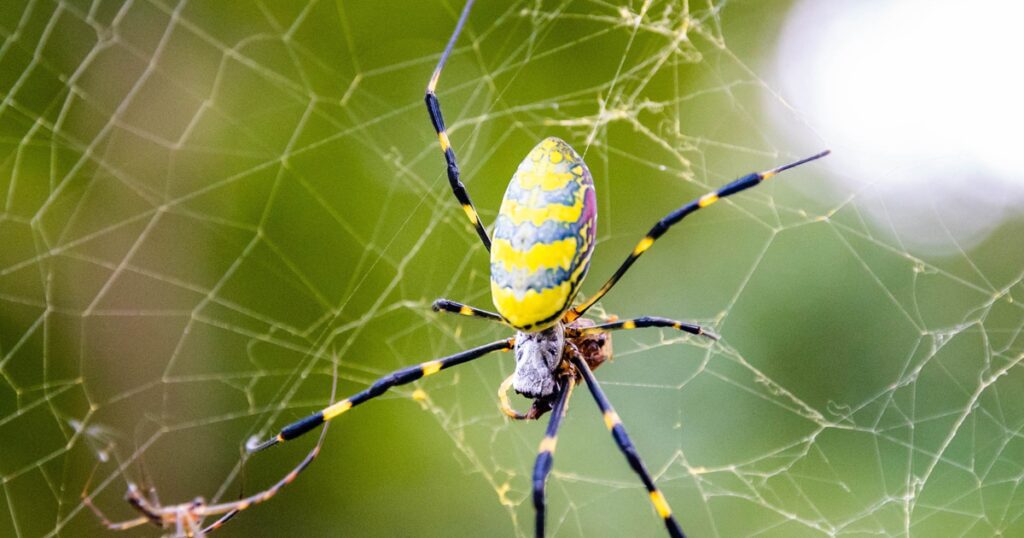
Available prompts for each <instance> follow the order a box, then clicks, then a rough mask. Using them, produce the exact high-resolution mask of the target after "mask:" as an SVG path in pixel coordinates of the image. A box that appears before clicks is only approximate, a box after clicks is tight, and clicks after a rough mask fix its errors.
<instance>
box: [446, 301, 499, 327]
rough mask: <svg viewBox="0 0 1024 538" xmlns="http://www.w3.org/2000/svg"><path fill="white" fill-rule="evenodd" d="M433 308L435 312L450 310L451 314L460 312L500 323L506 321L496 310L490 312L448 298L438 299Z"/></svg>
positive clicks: (467, 315) (459, 313)
mask: <svg viewBox="0 0 1024 538" xmlns="http://www.w3.org/2000/svg"><path fill="white" fill-rule="evenodd" d="M431 308H433V309H434V312H448V313H451V314H458V315H460V316H466V317H470V318H482V319H488V320H491V321H497V322H498V323H504V322H505V321H504V320H503V319H501V316H499V315H497V314H495V313H494V312H488V311H487V310H481V309H479V308H474V307H472V306H469V305H464V304H462V303H457V302H455V301H449V300H448V299H438V300H436V301H434V304H433V306H431Z"/></svg>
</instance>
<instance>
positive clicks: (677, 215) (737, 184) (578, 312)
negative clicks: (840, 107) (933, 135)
mask: <svg viewBox="0 0 1024 538" xmlns="http://www.w3.org/2000/svg"><path fill="white" fill-rule="evenodd" d="M829 153H830V152H829V151H827V150H826V151H823V152H821V153H818V154H817V155H812V156H810V157H807V158H804V159H800V160H799V161H795V162H792V163H789V164H785V165H782V166H780V167H778V168H773V169H771V170H767V171H765V172H754V173H752V174H747V175H745V176H743V177H741V178H739V179H736V180H734V181H732V182H731V183H729V184H728V185H726V186H724V187H722V188H720V189H718V190H717V191H712V192H709V193H707V194H705V195H704V196H701V197H700V198H697V199H696V200H693V201H691V202H690V203H688V204H686V205H684V206H682V207H680V208H679V209H677V210H675V211H673V212H671V213H669V214H668V215H667V216H665V218H663V219H661V220H659V221H658V223H657V224H655V225H654V226H653V227H652V228H651V229H650V231H648V232H647V235H645V236H644V237H643V239H641V240H640V242H639V243H637V244H636V246H635V247H633V252H630V253H629V256H627V257H626V260H625V261H624V262H622V265H620V266H619V268H618V269H617V270H616V271H615V273H614V274H613V275H612V277H611V278H609V279H608V281H607V282H605V283H604V285H603V286H601V289H599V290H598V291H597V293H595V294H594V295H592V296H590V297H589V298H588V299H587V300H586V301H584V302H583V304H581V305H579V306H577V307H576V308H573V309H572V310H570V311H569V312H568V313H566V315H565V321H566V322H570V321H574V320H576V319H577V318H579V317H580V316H582V315H583V313H584V312H586V311H587V310H588V309H589V308H590V307H591V306H594V303H596V302H597V301H599V300H601V297H604V295H605V294H606V293H608V291H610V290H611V289H612V288H613V287H614V286H615V283H616V282H618V281H619V279H620V278H622V275H624V274H626V271H628V270H629V267H630V266H631V265H633V262H635V261H636V260H637V258H639V257H640V255H642V254H643V253H644V252H647V250H648V249H650V248H651V245H653V244H654V242H655V241H657V240H658V238H659V237H661V236H662V235H664V233H665V232H667V231H668V230H669V228H671V227H672V226H674V225H675V224H676V223H678V222H679V221H681V220H683V218H684V217H686V216H687V215H689V214H690V213H693V212H695V211H697V210H698V209H703V208H705V207H707V206H709V205H711V204H713V203H715V202H717V201H718V200H720V199H722V198H725V197H726V196H731V195H733V194H736V193H738V192H741V191H745V190H747V189H749V188H750V187H753V186H755V185H758V184H759V183H761V182H762V181H764V180H766V179H768V178H770V177H772V176H774V175H776V174H778V173H780V172H784V171H786V170H789V169H790V168H794V167H797V166H800V165H801V164H804V163H808V162H811V161H813V160H816V159H820V158H822V157H824V156H826V155H828V154H829Z"/></svg>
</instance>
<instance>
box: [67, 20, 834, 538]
mask: <svg viewBox="0 0 1024 538" xmlns="http://www.w3.org/2000/svg"><path fill="white" fill-rule="evenodd" d="M472 3H473V2H472V0H469V1H468V2H467V3H466V6H465V8H463V10H462V15H461V16H460V17H459V21H458V23H457V24H456V27H455V31H454V32H453V33H452V36H451V38H450V39H449V41H448V45H447V46H446V47H445V50H444V52H443V53H442V54H441V57H440V60H439V61H438V64H437V67H436V68H435V69H434V74H433V76H431V78H430V81H429V83H428V84H427V91H426V96H425V101H426V105H427V111H428V113H429V115H430V120H431V123H432V124H433V126H434V129H435V131H436V133H437V138H438V142H439V144H440V148H441V152H442V154H443V155H444V160H445V163H446V164H447V175H448V182H449V185H450V187H451V190H452V193H453V194H454V196H455V199H456V200H457V201H458V202H459V204H460V205H461V207H462V211H463V212H465V214H466V216H467V217H468V218H469V222H470V224H471V225H472V226H473V227H474V229H475V231H476V234H477V235H478V236H479V238H480V241H481V243H482V244H483V246H484V248H486V249H487V250H488V251H490V264H491V265H490V268H491V295H492V300H493V302H494V306H495V307H496V308H497V312H489V311H486V310H481V309H478V308H474V307H472V306H469V305H465V304H461V303H457V302H455V301H450V300H447V299H438V300H437V301H435V302H434V310H435V311H444V312H449V313H453V314H458V315H461V316H467V317H472V318H480V319H486V320H490V321H494V322H499V323H502V324H504V325H506V326H508V327H510V328H512V329H514V330H515V331H516V333H515V336H514V337H512V338H503V339H501V340H497V341H494V342H490V343H488V344H483V345H480V346H477V347H474V348H471V349H467V350H465V351H460V352H458V353H455V354H452V355H448V356H446V357H441V358H438V359H433V360H428V361H426V362H421V363H419V364H414V365H412V366H409V367H406V368H402V369H399V370H396V371H394V372H391V373H389V374H387V375H385V376H383V377H381V378H380V379H378V380H377V381H375V382H374V383H372V384H371V385H370V386H369V387H367V388H366V389H364V390H362V391H359V392H357V393H355V394H352V395H351V396H348V397H347V398H344V399H341V400H338V401H336V402H334V403H332V404H331V405H329V406H327V407H324V408H323V409H321V410H319V411H317V412H315V413H313V414H311V415H309V416H307V417H305V418H302V419H300V420H297V421H295V422H292V423H291V424H288V425H286V426H285V427H284V428H282V429H281V430H280V431H279V433H278V434H277V435H275V436H273V437H271V438H269V439H267V440H265V441H264V442H262V443H252V444H250V443H247V448H248V450H249V451H250V452H257V451H260V450H264V449H267V448H269V447H272V446H275V445H278V444H280V443H284V442H286V441H290V440H292V439H295V438H297V437H300V436H302V435H303V434H305V433H307V432H309V431H311V430H313V429H315V428H317V427H319V426H321V425H325V424H326V423H328V422H329V421H331V420H334V419H336V418H338V417H340V416H341V415H343V414H345V413H347V412H349V411H350V410H352V409H353V408H355V407H357V406H360V405H362V404H364V403H366V402H368V401H370V400H372V399H374V398H376V397H378V396H381V395H382V394H384V393H386V392H387V391H388V390H390V389H391V388H392V387H396V386H400V385H405V384H408V383H412V382H415V381H417V380H419V379H422V378H424V377H426V376H430V375H433V374H436V373H438V372H440V371H442V370H445V369H447V368H452V367H455V366H459V365H461V364H464V363H467V362H469V361H473V360H476V359H479V358H480V357H483V356H486V355H488V354H490V353H492V352H495V351H509V350H514V355H515V360H516V364H515V369H514V371H513V373H512V375H510V376H508V378H506V379H505V381H504V382H503V383H502V384H501V387H500V388H499V390H498V397H499V400H500V407H501V410H502V411H503V412H504V413H505V414H506V415H508V416H509V417H511V418H514V419H537V418H539V417H540V416H541V415H543V414H545V413H546V412H548V411H551V417H550V419H549V422H548V427H547V430H546V433H545V436H544V438H543V439H542V440H541V442H540V447H539V449H538V454H537V459H536V460H535V462H534V472H533V480H532V486H533V490H532V491H533V504H534V507H535V509H536V514H537V517H536V525H535V531H536V535H537V536H538V537H541V536H543V535H544V522H545V515H546V500H545V483H546V480H547V476H548V474H549V472H550V471H551V468H552V464H553V461H554V452H555V445H556V441H557V435H558V429H559V426H560V424H561V421H562V418H563V416H564V415H565V413H566V410H567V406H568V402H569V397H570V396H571V394H572V390H573V387H574V386H575V384H576V383H577V382H579V383H583V384H585V385H586V386H587V388H588V390H589V391H590V393H591V395H592V396H593V399H594V402H595V403H596V404H597V407H598V409H599V410H600V412H601V415H602V418H603V420H604V424H605V426H606V427H607V428H608V431H609V432H610V433H611V436H612V439H613V441H614V442H615V444H616V445H617V446H618V448H619V450H620V451H621V452H622V454H623V456H624V457H625V458H626V460H627V462H628V464H629V466H630V468H631V469H632V470H633V472H635V473H636V474H637V476H638V477H639V478H640V481H641V482H642V484H643V486H644V488H645V490H646V492H647V496H648V497H649V499H650V502H651V505H652V506H653V507H654V510H655V512H656V513H657V515H658V517H659V518H661V520H662V522H663V524H664V525H665V528H666V530H667V531H668V534H669V535H670V536H672V537H682V536H683V531H682V530H681V528H680V527H679V524H678V523H677V522H676V519H675V516H674V515H673V512H672V510H671V508H670V507H669V504H668V501H667V500H666V497H665V495H664V494H662V492H661V491H660V490H659V489H658V488H657V487H656V485H655V483H654V479H653V478H652V476H651V474H650V473H649V472H648V471H647V468H646V466H645V465H644V463H643V461H642V460H641V459H640V456H639V453H638V451H637V449H636V447H635V446H634V445H633V442H632V441H631V440H630V438H629V435H628V434H627V433H626V429H625V426H624V425H623V424H622V421H621V420H620V419H619V416H618V414H616V412H615V410H614V408H613V407H612V405H611V402H610V401H609V400H608V397H607V396H606V395H605V394H604V391H603V389H601V386H600V383H599V382H598V381H597V379H596V378H595V377H594V374H593V370H594V369H595V368H597V367H598V366H600V365H601V364H602V363H604V362H605V361H607V360H608V359H609V358H611V354H612V349H611V335H610V334H609V333H610V332H612V331H618V330H632V329H641V328H645V327H661V328H666V329H674V330H678V331H683V332H687V333H690V334H693V335H700V336H705V337H708V338H711V339H717V338H718V336H717V335H716V334H714V333H713V332H711V331H709V330H707V329H705V328H703V327H701V326H700V325H696V324H693V323H686V322H682V321H676V320H672V319H666V318H660V317H652V316H641V317H637V318H632V319H625V320H618V319H612V320H608V321H606V322H602V323H596V322H594V321H592V320H589V319H586V318H583V317H582V316H583V315H584V314H585V313H586V312H587V310H588V309H589V308H590V307H592V306H593V305H594V304H595V303H596V302H597V301H598V300H600V299H601V298H602V297H604V296H605V294H607V293H608V292H609V291H610V290H611V289H612V288H613V287H614V286H615V284H616V283H617V282H619V280H620V279H621V278H622V276H623V275H624V274H626V272H627V271H628V270H629V268H630V267H631V266H632V265H633V263H635V262H636V260H637V259H639V258H640V256H641V255H643V254H644V253H645V252H647V250H649V249H650V248H651V246H652V245H653V244H654V243H655V241H657V240H658V239H659V238H660V237H661V236H662V235H664V234H665V233H666V232H667V231H668V230H669V229H670V228H672V227H673V226H675V225H676V224H677V223H679V222H680V221H681V220H683V218H685V217H686V216H688V215H690V214H692V213H694V212H696V211H699V210H701V209H703V208H706V207H708V206H710V205H712V204H714V203H716V202H718V201H719V200H720V199H722V198H725V197H727V196H731V195H733V194H736V193H739V192H742V191H744V190H746V189H749V188H751V187H754V186H756V185H758V184H760V183H761V182H762V181H764V180H766V179H768V178H770V177H773V176H775V175H776V174H778V173H780V172H782V171H785V170H788V169H790V168H793V167H796V166H799V165H801V164H804V163H806V162H809V161H813V160H815V159H819V158H821V157H824V156H825V155H828V153H829V152H828V151H824V152H821V153H818V154H816V155H812V156H810V157H807V158H804V159H800V160H797V161H794V162H791V163H789V164H785V165H783V166H779V167H777V168H773V169H771V170H766V171H764V172H754V173H750V174H747V175H745V176H742V177H739V178H737V179H735V180H733V181H732V182H730V183H728V184H726V185H724V186H722V187H720V188H719V189H717V190H712V191H709V192H706V193H705V194H703V195H702V196H700V197H698V198H695V199H693V200H691V201H690V202H688V203H686V204H684V205H682V206H680V207H678V208H677V209H676V210H674V211H672V212H671V213H669V214H668V215H666V216H664V217H663V218H662V219H661V220H659V221H658V222H656V223H655V224H654V225H653V226H652V227H651V228H650V229H649V230H648V232H647V233H646V234H645V235H644V236H643V238H641V239H640V240H639V242H637V244H636V246H635V247H633V250H632V251H631V252H630V253H629V254H628V255H627V256H626V259H625V260H624V261H623V262H622V263H621V265H620V266H619V268H618V269H617V270H616V271H615V272H614V273H613V274H612V275H611V277H610V278H609V279H608V280H607V281H605V283H604V284H603V285H602V286H601V288H600V289H598V290H597V292H596V293H594V294H592V295H590V296H589V297H587V299H586V300H585V301H583V302H582V303H580V304H578V305H576V306H573V299H574V298H575V297H576V293H577V292H578V291H579V288H580V285H581V283H582V282H583V279H584V277H585V276H586V273H587V269H588V268H589V266H590V258H591V255H592V254H593V250H594V239H595V225H596V224H597V203H596V198H595V195H594V182H593V179H592V178H591V175H590V171H589V170H588V169H587V166H586V164H584V163H583V159H582V158H581V157H580V155H579V154H578V153H576V151H574V150H573V149H572V148H571V147H570V146H569V145H568V144H566V143H565V142H563V141H562V140H559V139H557V138H546V139H544V140H542V141H541V142H540V143H539V144H537V146H536V147H534V148H533V149H532V150H531V151H530V152H529V153H528V154H527V156H526V158H525V159H523V161H522V163H520V165H519V168H518V169H517V170H516V172H515V174H514V175H513V176H512V180H511V181H510V182H509V185H508V189H507V190H506V192H505V196H504V199H503V200H502V204H501V208H500V210H499V212H498V217H497V221H496V223H495V226H494V242H493V243H492V242H491V236H490V235H489V234H488V232H487V229H486V228H485V227H484V225H483V223H482V222H481V220H480V217H479V215H478V214H477V212H476V208H475V207H474V206H473V203H472V201H471V200H470V198H469V193H468V192H467V191H466V186H465V185H464V184H463V183H462V181H461V179H460V173H459V167H458V164H457V161H456V157H455V150H454V149H453V148H452V143H451V141H450V140H449V138H448V134H447V132H446V128H445V124H444V119H443V117H442V115H441V105H440V102H439V101H438V98H437V95H436V92H435V91H436V89H437V84H438V81H439V79H440V76H441V71H442V69H443V68H444V65H445V62H446V60H447V59H448V56H449V55H450V54H451V52H452V49H453V48H454V46H455V42H456V40H457V38H458V36H459V33H460V32H461V31H462V27H463V26H464V25H465V23H466V20H467V19H468V17H469V12H470V8H471V6H472ZM510 387H512V388H515V390H516V391H517V392H519V393H520V394H523V395H524V396H526V397H527V398H529V399H531V400H532V403H531V408H530V410H529V411H528V412H527V413H526V414H520V413H518V412H516V411H514V410H513V409H512V407H511V404H510V403H509V401H508V396H507V392H508V389H509V388H510ZM416 392H422V391H416ZM332 400H333V395H332ZM326 432H327V428H326V426H325V427H324V428H323V429H322V430H321V434H320V441H319V442H317V444H316V446H315V447H314V448H313V449H312V450H311V451H310V452H309V453H308V454H307V455H306V457H305V458H304V459H303V460H302V461H301V462H300V463H299V465H298V466H297V467H295V468H294V469H293V470H292V471H291V472H289V473H288V474H287V475H285V476H284V477H283V478H282V479H280V480H279V481H278V482H277V483H276V484H274V485H273V486H271V487H270V488H268V489H266V490H263V491H261V492H258V493H256V494H253V495H250V496H248V497H244V498H241V499H238V500H236V501H233V502H221V503H217V504H212V505H207V504H206V503H204V502H202V501H196V502H192V503H185V504H181V505H169V506H160V505H158V504H157V503H156V502H155V501H154V502H148V501H146V500H145V499H144V498H143V497H142V496H141V495H139V494H138V492H137V490H135V489H134V488H131V489H130V494H129V502H130V503H131V504H132V506H133V507H134V508H135V509H136V510H137V511H138V512H140V513H141V514H142V515H141V516H140V517H137V518H135V519H132V520H128V521H124V522H120V523H114V522H111V521H109V520H107V519H106V518H105V517H103V516H102V514H101V513H100V512H99V511H98V510H96V509H95V507H93V509H94V510H95V511H96V512H97V514H98V515H99V516H100V517H101V519H102V520H103V522H104V523H105V524H106V525H107V527H108V528H110V529H115V530H124V529H129V528H133V527H135V526H138V525H143V524H146V523H153V524H155V525H157V526H160V527H164V528H167V527H170V526H172V525H174V526H175V527H176V528H177V531H178V534H179V535H181V534H185V535H189V536H192V535H195V534H202V533H204V532H208V531H212V530H214V529H216V528H218V527H220V526H221V525H222V524H223V523H224V522H225V521H227V520H229V519H231V518H232V517H234V516H235V514H237V513H238V512H240V511H242V510H246V509H248V508H250V507H252V506H254V505H256V504H260V503H263V502H265V501H267V500H269V499H270V498H272V497H273V496H274V495H276V494H277V493H278V492H279V491H280V490H281V489H282V488H283V487H285V486H286V485H288V484H290V483H291V482H292V481H294V480H295V478H296V477H297V476H298V475H299V473H300V472H302V471H303V470H304V469H306V468H307V467H308V466H309V464H310V463H311V462H312V461H313V459H314V458H315V457H316V456H317V454H318V453H319V451H320V446H321V443H322V442H323V439H324V437H325V435H326ZM85 502H86V503H88V504H89V505H90V507H92V505H91V499H90V498H89V497H86V498H85ZM214 515H220V516H221V517H220V519H218V520H217V521H216V522H214V523H213V524H212V525H209V526H208V527H206V528H205V529H204V528H202V527H201V526H200V523H201V521H202V519H203V518H205V517H209V516H214Z"/></svg>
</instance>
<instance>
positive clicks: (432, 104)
mask: <svg viewBox="0 0 1024 538" xmlns="http://www.w3.org/2000/svg"><path fill="white" fill-rule="evenodd" d="M472 7H473V0H469V1H468V2H466V7H464V8H463V9H462V15H461V16H459V22H458V24H456V25H455V31H454V32H452V37H451V38H450V39H449V40H448V45H447V46H446V47H445V48H444V52H443V53H441V59H440V60H439V61H438V62H437V67H435V68H434V74H433V75H432V76H431V77H430V82H429V83H427V94H426V96H425V97H424V100H425V101H426V103H427V113H428V114H430V122H431V123H433V124H434V130H435V131H437V139H438V141H439V142H440V143H441V152H442V153H444V160H445V162H446V163H447V164H448V183H449V184H451V187H452V193H454V194H455V198H456V199H457V200H458V201H459V203H460V204H462V210H463V211H465V212H466V216H467V217H469V222H470V223H472V224H473V226H474V227H475V228H476V234H477V235H479V236H480V241H482V242H483V244H484V247H486V248H487V250H488V251H490V250H491V238H490V237H489V236H488V235H487V230H485V229H484V225H483V224H482V223H481V222H480V216H479V215H478V214H477V212H476V208H475V207H473V201H472V200H470V199H469V193H468V192H466V186H465V185H463V183H462V180H461V179H460V178H459V165H458V163H457V162H456V160H455V151H454V150H453V149H452V144H451V142H450V141H449V140H448V134H447V133H446V132H445V126H444V118H443V117H442V116H441V103H440V102H439V101H438V100H437V94H435V93H434V90H436V89H437V82H438V80H440V78H441V70H442V69H444V64H445V62H447V61H448V56H449V55H451V53H452V49H453V48H454V47H455V42H456V41H457V40H458V38H459V33H461V32H462V27H463V26H464V25H465V24H466V19H468V18H469V10H470V8H472Z"/></svg>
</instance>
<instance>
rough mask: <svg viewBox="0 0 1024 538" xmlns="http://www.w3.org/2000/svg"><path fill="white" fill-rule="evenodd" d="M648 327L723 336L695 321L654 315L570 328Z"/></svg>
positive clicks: (585, 331)
mask: <svg viewBox="0 0 1024 538" xmlns="http://www.w3.org/2000/svg"><path fill="white" fill-rule="evenodd" d="M647 327H666V328H671V329H675V330H677V331H683V332H687V333H690V334H696V335H698V336H705V337H707V338H710V339H712V340H718V339H719V338H721V337H720V336H718V334H717V333H715V332H714V331H711V330H708V329H705V328H704V327H701V326H700V325H696V324H693V323H686V322H683V321H676V320H674V319H668V318H658V317H654V316H643V317H639V318H636V319H627V320H623V321H614V322H611V323H602V324H600V325H594V326H593V327H586V328H578V329H570V330H573V331H575V332H576V334H581V335H583V334H598V333H603V332H608V331H629V330H632V329H644V328H647Z"/></svg>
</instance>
